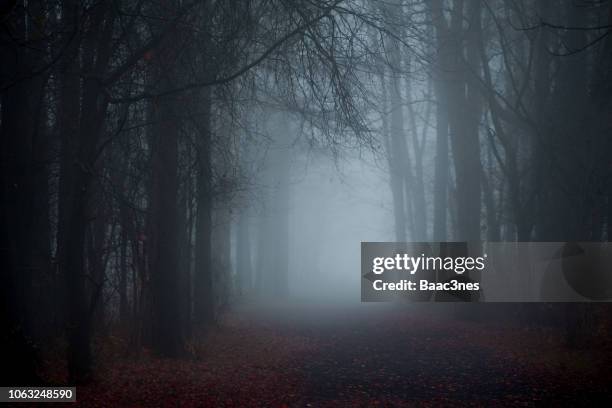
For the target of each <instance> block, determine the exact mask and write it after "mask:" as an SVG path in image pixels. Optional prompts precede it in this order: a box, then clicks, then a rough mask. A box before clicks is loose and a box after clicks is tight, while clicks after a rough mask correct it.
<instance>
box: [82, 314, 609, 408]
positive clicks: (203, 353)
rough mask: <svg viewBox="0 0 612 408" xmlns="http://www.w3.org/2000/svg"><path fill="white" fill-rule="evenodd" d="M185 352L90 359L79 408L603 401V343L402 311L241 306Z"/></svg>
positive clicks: (605, 378)
mask: <svg viewBox="0 0 612 408" xmlns="http://www.w3.org/2000/svg"><path fill="white" fill-rule="evenodd" d="M190 351H191V355H192V357H190V358H185V359H181V360H164V359H158V358H153V357H150V356H146V355H144V356H141V357H140V358H138V359H125V358H122V359H119V358H117V359H111V360H112V361H107V362H106V363H104V364H99V367H98V375H97V378H96V380H95V382H94V383H92V384H91V385H88V386H83V387H79V388H78V389H77V396H78V401H79V405H82V406H100V407H114V406H136V407H152V406H153V407H154V406H181V407H191V406H194V407H196V406H204V407H205V406H211V407H224V406H227V407H245V406H253V407H283V406H297V407H307V406H312V407H327V406H330V407H332V406H333V407H335V406H340V407H344V406H355V407H361V406H425V407H428V406H449V405H450V406H457V405H459V406H541V405H544V406H561V405H569V406H593V405H596V403H599V404H601V403H603V402H604V401H605V400H612V375H611V370H610V369H609V368H608V367H610V363H611V362H612V360H611V359H610V358H609V357H610V354H612V353H611V352H610V351H606V349H601V348H598V349H597V350H591V351H588V350H583V351H569V350H567V349H566V348H565V347H564V345H563V342H562V338H561V336H560V335H559V333H557V332H555V331H552V330H548V331H547V330H543V329H537V330H536V329H524V328H521V327H520V326H517V325H515V326H502V325H495V324H491V323H489V324H486V325H485V324H483V323H478V322H469V321H467V322H466V321H465V320H462V321H459V320H452V319H441V318H432V317H431V316H424V315H422V314H420V313H415V312H412V311H410V310H407V309H406V308H398V307H392V306H388V305H385V306H378V305H371V306H370V305H362V306H358V307H352V308H349V307H337V306H336V307H332V306H316V307H315V306H296V305H294V306H288V305H285V306H281V307H279V306H277V307H268V308H254V307H241V308H237V310H235V311H233V312H231V313H229V314H228V315H227V316H226V317H225V318H224V319H223V320H222V322H221V323H220V325H219V327H217V328H216V329H214V330H213V331H212V332H211V333H210V334H209V335H208V336H207V338H206V339H205V340H204V341H202V342H201V343H199V344H197V345H192V346H191V350H190Z"/></svg>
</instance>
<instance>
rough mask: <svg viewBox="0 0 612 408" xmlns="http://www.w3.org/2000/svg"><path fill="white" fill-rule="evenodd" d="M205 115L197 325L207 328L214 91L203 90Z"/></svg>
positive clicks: (200, 138)
mask: <svg viewBox="0 0 612 408" xmlns="http://www.w3.org/2000/svg"><path fill="white" fill-rule="evenodd" d="M202 96H203V102H202V104H203V109H204V114H203V117H202V118H201V126H200V132H199V134H198V135H197V141H196V160H197V176H196V180H197V181H196V184H197V185H196V190H197V191H196V193H197V200H196V202H197V214H196V231H195V271H194V282H193V284H194V288H193V296H194V299H193V301H194V310H193V313H194V323H195V324H196V325H198V326H201V327H202V326H206V325H208V324H210V323H212V322H213V321H214V292H213V283H212V260H211V256H212V254H211V251H212V248H211V235H212V185H211V180H212V163H211V111H210V109H211V108H210V106H211V105H210V104H211V99H210V98H211V92H210V89H205V90H204V91H203V95H202Z"/></svg>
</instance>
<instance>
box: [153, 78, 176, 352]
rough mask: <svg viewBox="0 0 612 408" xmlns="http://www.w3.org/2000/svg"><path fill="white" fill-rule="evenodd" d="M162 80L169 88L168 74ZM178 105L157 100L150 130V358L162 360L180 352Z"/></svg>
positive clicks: (171, 100) (173, 101)
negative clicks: (154, 356) (151, 167)
mask: <svg viewBox="0 0 612 408" xmlns="http://www.w3.org/2000/svg"><path fill="white" fill-rule="evenodd" d="M162 75H163V78H165V79H164V82H165V83H166V85H170V81H171V79H170V78H167V75H168V73H167V72H166V73H163V74H162ZM178 106H179V105H178V103H177V101H175V100H173V99H171V98H163V99H161V100H160V101H159V102H158V106H157V109H156V113H155V122H156V123H155V125H154V126H153V129H152V139H153V140H152V159H151V161H152V166H153V173H152V177H151V178H152V186H151V199H150V222H151V224H152V229H151V231H152V234H151V235H152V236H151V237H150V243H151V247H150V249H149V265H150V274H151V306H152V314H153V318H152V322H151V323H152V324H151V335H152V345H153V348H154V350H155V351H156V353H157V354H159V355H161V356H166V357H177V356H178V355H179V354H180V353H181V352H182V347H183V344H182V330H181V320H180V303H179V273H178V272H179V271H178V268H179V261H178V257H179V248H178V207H177V206H178V203H177V200H178V135H179V131H178V129H179V121H178V119H177V114H176V109H177V108H178Z"/></svg>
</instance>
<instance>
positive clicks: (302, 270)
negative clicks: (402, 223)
mask: <svg viewBox="0 0 612 408" xmlns="http://www.w3.org/2000/svg"><path fill="white" fill-rule="evenodd" d="M379 166H380V163H377V162H376V160H375V158H374V156H373V155H372V154H368V153H367V152H366V153H364V154H363V155H362V157H359V154H358V152H348V153H346V154H343V155H342V157H340V158H333V157H332V156H329V155H307V156H306V157H302V158H300V159H299V160H298V161H297V162H296V163H295V166H294V168H293V169H292V181H293V182H292V185H291V191H292V198H291V201H290V215H289V241H290V252H289V254H290V255H289V271H290V272H289V292H290V295H291V296H292V297H296V298H298V299H305V298H307V299H311V300H312V301H315V302H316V301H320V300H326V301H345V302H356V301H359V300H360V297H361V292H360V284H361V269H360V259H361V258H360V249H361V241H389V240H392V239H393V227H392V213H391V197H390V194H391V193H390V191H389V188H388V187H387V186H388V182H387V178H388V177H387V175H386V174H385V172H384V170H381V169H380V167H379Z"/></svg>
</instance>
